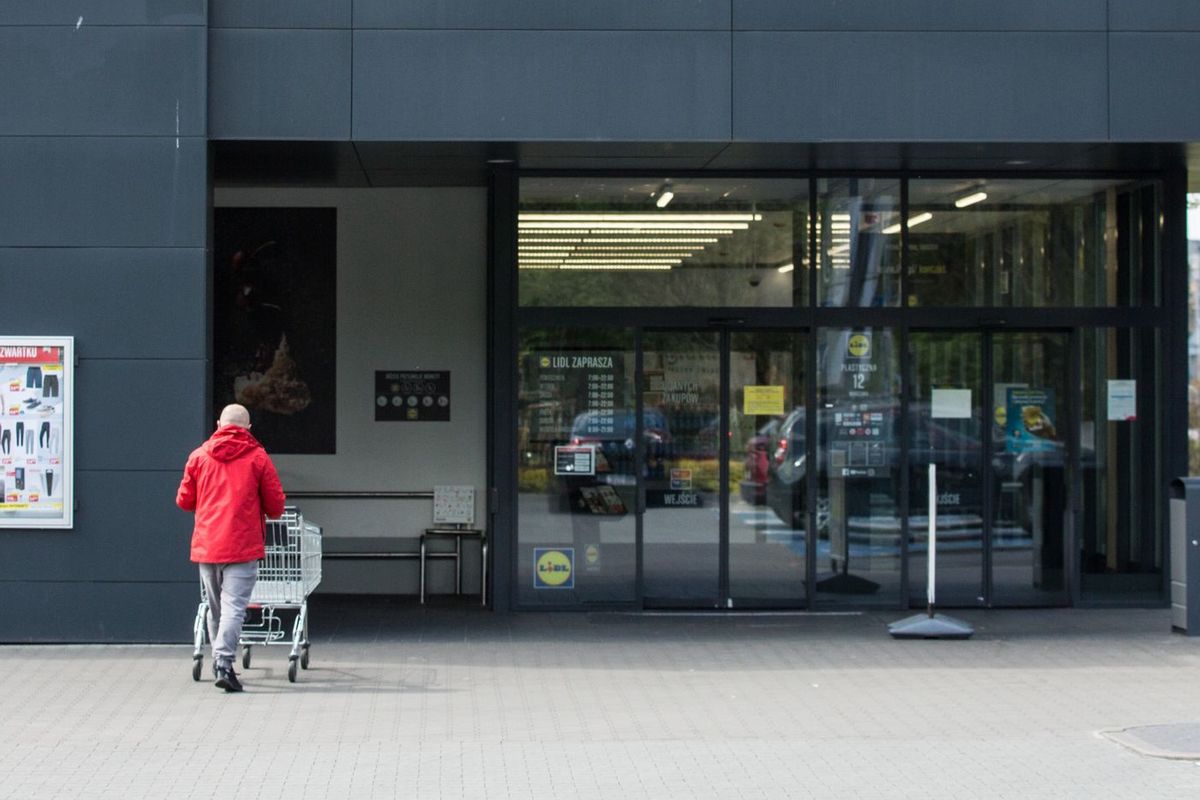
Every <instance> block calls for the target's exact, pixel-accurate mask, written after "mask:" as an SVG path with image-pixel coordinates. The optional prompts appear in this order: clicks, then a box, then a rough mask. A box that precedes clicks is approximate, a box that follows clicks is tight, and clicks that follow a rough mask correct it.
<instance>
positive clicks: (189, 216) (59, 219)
mask: <svg viewBox="0 0 1200 800" xmlns="http://www.w3.org/2000/svg"><path fill="white" fill-rule="evenodd" d="M206 151H207V145H206V143H205V141H204V140H203V139H201V138H180V139H175V138H157V137H15V136H14V137H0V186H3V187H4V191H3V192H0V247H5V246H8V247H13V246H22V247H46V246H49V247H88V246H116V247H204V246H205V224H206V222H205V218H206V210H205V208H206V202H207V194H206V191H205V186H206V181H207V152H206Z"/></svg>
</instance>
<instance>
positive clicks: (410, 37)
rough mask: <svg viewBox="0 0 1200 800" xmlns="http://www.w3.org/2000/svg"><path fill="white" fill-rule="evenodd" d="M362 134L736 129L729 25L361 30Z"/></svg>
mask: <svg viewBox="0 0 1200 800" xmlns="http://www.w3.org/2000/svg"><path fill="white" fill-rule="evenodd" d="M354 36H355V38H354V138H355V139H378V140H386V139H414V140H520V139H527V140H555V139H557V140H570V139H612V140H623V141H653V140H676V141H713V140H722V139H727V138H728V137H729V119H730V78H729V58H730V51H729V36H728V35H727V34H720V33H706V32H693V33H678V32H669V33H643V32H605V33H600V32H567V31H540V32H532V31H504V32H478V31H358V32H356V33H355V34H354Z"/></svg>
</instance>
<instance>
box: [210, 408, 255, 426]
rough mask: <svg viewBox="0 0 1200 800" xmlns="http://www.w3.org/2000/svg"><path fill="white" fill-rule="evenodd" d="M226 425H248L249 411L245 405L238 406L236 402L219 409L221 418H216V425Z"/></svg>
mask: <svg viewBox="0 0 1200 800" xmlns="http://www.w3.org/2000/svg"><path fill="white" fill-rule="evenodd" d="M226 425H237V426H238V427H239V428H249V427H250V412H249V411H247V410H246V407H245V406H240V405H238V404H237V403H230V404H229V405H227V406H225V408H223V409H221V418H220V419H219V420H217V427H218V428H224V427H225V426H226Z"/></svg>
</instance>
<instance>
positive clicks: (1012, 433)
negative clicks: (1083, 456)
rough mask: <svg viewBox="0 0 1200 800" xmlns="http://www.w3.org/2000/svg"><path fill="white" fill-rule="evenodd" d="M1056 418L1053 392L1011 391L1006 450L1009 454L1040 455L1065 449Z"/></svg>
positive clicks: (1046, 390) (1039, 390)
mask: <svg viewBox="0 0 1200 800" xmlns="http://www.w3.org/2000/svg"><path fill="white" fill-rule="evenodd" d="M1054 416H1055V413H1054V390H1053V389H1018V388H1010V389H1009V390H1008V410H1007V412H1006V413H1005V428H1004V433H1005V435H1004V445H1005V446H1004V449H1005V450H1006V451H1007V452H1009V453H1036V452H1040V451H1045V450H1055V449H1057V448H1059V447H1061V446H1062V445H1061V444H1060V443H1059V442H1058V429H1057V428H1056V427H1055V424H1054Z"/></svg>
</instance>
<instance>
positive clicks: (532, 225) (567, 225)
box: [517, 220, 750, 233]
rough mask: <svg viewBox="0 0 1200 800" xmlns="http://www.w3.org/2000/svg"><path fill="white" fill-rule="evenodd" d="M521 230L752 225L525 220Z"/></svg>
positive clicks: (737, 226)
mask: <svg viewBox="0 0 1200 800" xmlns="http://www.w3.org/2000/svg"><path fill="white" fill-rule="evenodd" d="M517 227H518V228H519V229H520V230H523V231H528V230H559V229H567V230H571V231H575V230H578V231H580V232H581V233H587V231H588V230H589V229H590V230H592V231H595V232H600V231H606V230H618V231H634V230H646V231H689V232H697V231H718V230H727V231H731V232H732V231H735V230H736V231H744V230H746V229H747V228H749V227H750V223H748V222H649V221H647V222H589V223H586V227H584V226H583V225H581V224H580V223H578V222H551V221H548V220H547V221H541V220H537V221H528V222H526V221H524V220H521V221H519V222H517Z"/></svg>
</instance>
